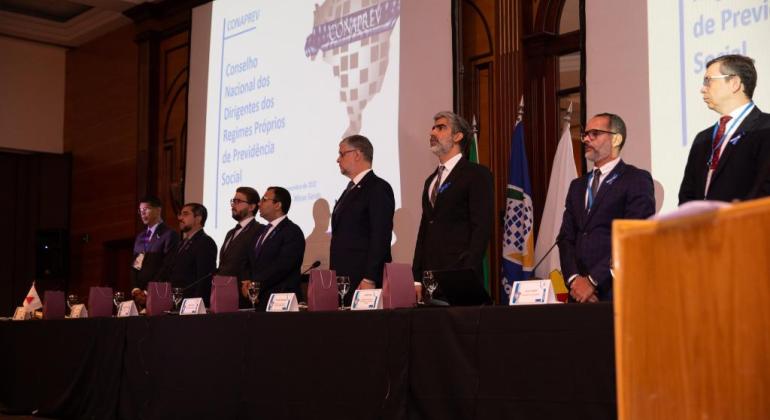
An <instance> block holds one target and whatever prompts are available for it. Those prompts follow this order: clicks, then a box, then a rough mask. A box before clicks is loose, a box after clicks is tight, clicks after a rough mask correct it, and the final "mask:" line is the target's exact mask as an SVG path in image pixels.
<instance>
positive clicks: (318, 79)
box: [185, 0, 452, 266]
mask: <svg viewBox="0 0 770 420" xmlns="http://www.w3.org/2000/svg"><path fill="white" fill-rule="evenodd" d="M405 3H413V2H405ZM437 4H440V6H439V7H437V8H436V6H437ZM431 9H432V10H431ZM431 13H436V15H434V16H431ZM420 23H422V25H421V26H422V29H421V31H422V32H415V29H413V28H418V27H420ZM426 23H427V24H426ZM432 32H433V33H432ZM404 33H406V34H409V36H410V37H411V36H415V35H416V36H419V37H424V38H425V39H426V40H427V41H428V42H429V44H428V45H431V47H430V48H443V49H445V52H444V53H441V54H440V55H439V56H437V57H435V53H433V52H428V53H427V54H426V53H425V51H424V50H422V51H421V52H422V54H423V55H424V56H425V57H424V59H431V58H434V59H436V60H437V61H434V62H430V65H431V66H436V68H431V67H426V63H427V62H426V61H421V60H418V59H416V57H419V54H420V51H418V50H415V48H414V47H410V46H409V45H407V44H409V43H414V42H412V39H413V38H410V39H404V38H402V37H403V35H402V34H404ZM420 39H421V40H422V38H420ZM405 41H409V42H405ZM415 44H416V45H418V46H419V47H420V48H422V47H423V46H425V41H421V42H416V43H415ZM451 45H452V44H451V10H450V2H436V1H430V2H426V4H423V5H420V6H415V5H407V4H402V3H401V1H400V0H352V1H351V0H345V1H342V0H312V1H311V0H292V1H273V0H248V1H245V0H217V1H215V2H212V3H209V4H206V5H204V6H201V7H199V8H196V9H195V10H194V12H193V33H192V52H191V63H192V64H191V87H190V101H189V111H190V118H189V119H190V127H189V128H188V132H189V148H188V156H187V172H188V176H187V179H186V185H185V199H186V201H194V200H200V201H201V202H202V203H203V204H204V205H205V206H206V207H207V209H208V210H209V220H208V222H207V223H206V230H207V232H208V233H209V234H210V235H212V237H213V238H214V239H215V241H217V243H218V244H220V245H221V244H222V242H223V239H224V236H225V234H226V233H227V231H228V230H229V229H231V228H232V227H233V226H234V225H235V221H234V220H233V219H232V217H231V211H230V204H229V200H230V199H231V198H232V197H233V196H234V194H235V189H236V188H237V187H238V186H242V185H244V186H251V187H254V188H256V189H257V191H258V192H259V193H260V194H263V193H264V192H265V189H266V188H267V187H268V186H271V185H277V186H282V187H285V188H287V189H288V190H289V191H290V192H291V195H292V205H291V209H290V211H289V217H290V218H291V219H292V220H294V221H295V222H296V223H297V224H299V226H300V227H301V228H302V230H303V232H304V233H305V235H306V236H307V237H308V248H309V249H310V251H309V252H308V253H306V259H305V265H306V266H307V265H309V264H311V263H312V262H313V261H314V260H316V259H320V260H321V261H322V263H323V264H324V265H326V263H327V261H328V244H329V232H330V226H329V219H330V213H331V209H332V208H333V207H334V203H335V200H336V199H337V198H338V197H339V195H340V194H341V192H342V191H343V190H344V188H345V186H346V184H347V183H348V181H349V179H348V178H346V177H345V176H343V175H341V174H340V170H339V166H338V164H337V162H336V160H337V152H338V144H339V142H340V140H341V139H342V138H344V137H346V136H348V135H352V134H362V135H364V136H366V137H368V138H369V139H370V140H371V141H372V144H373V146H374V162H373V168H374V171H375V172H376V173H377V175H378V176H380V177H382V178H384V179H385V180H387V181H388V182H390V184H391V185H392V187H393V190H394V194H395V199H396V208H397V209H401V208H408V209H409V211H408V212H407V215H406V216H405V217H404V220H405V221H404V222H403V223H400V224H401V226H400V227H401V228H404V229H413V226H415V225H416V224H417V223H418V222H419V196H418V194H415V190H414V189H413V188H406V189H405V188H402V185H404V183H405V180H407V179H409V182H416V183H417V184H419V186H420V188H421V186H422V180H423V179H424V178H425V177H426V176H427V175H428V174H429V173H430V171H431V168H432V166H433V165H434V164H435V158H432V157H431V155H430V154H429V151H428V143H427V138H428V133H429V130H430V125H431V124H432V119H431V117H432V115H433V113H435V112H437V111H439V110H443V109H451V104H452V102H451V101H452V96H451V90H452V76H451V69H452V62H451V57H452V53H451V48H452V47H451ZM436 69H438V70H436ZM415 75H421V76H419V77H417V76H415ZM420 84H421V85H420ZM415 85H418V86H421V89H419V90H420V92H422V93H418V92H417V91H416V90H415V89H413V87H414V86H415ZM407 89H409V90H407ZM434 91H440V92H442V93H441V94H438V95H434V96H433V97H432V99H431V100H430V101H429V102H428V104H427V105H428V107H424V108H421V110H420V112H417V113H415V112H413V109H410V107H412V106H413V105H411V104H407V103H408V102H411V101H412V98H414V97H417V96H419V95H423V94H424V95H426V96H430V95H432V92H434ZM417 102H421V101H417ZM405 124H406V125H407V126H408V127H410V128H409V129H406V130H405V129H403V128H402V126H403V125H405ZM411 127H413V128H414V129H416V130H417V131H416V132H413V130H412V128H411ZM410 171H411V172H410ZM402 194H407V195H408V197H402ZM258 220H259V221H260V222H262V223H265V221H264V220H261V219H258ZM398 229H399V226H397V227H396V228H395V230H396V233H395V239H394V241H396V240H399V239H408V238H409V237H410V235H401V236H403V238H398V236H399V231H398ZM407 231H408V230H407ZM407 242H409V240H406V241H405V242H402V244H401V247H402V248H404V249H405V248H407V247H408V245H409V244H408V243H407ZM413 245H414V240H411V247H412V248H413ZM407 258H411V250H410V252H409V255H408V256H405V255H404V256H402V259H405V260H406V259H407Z"/></svg>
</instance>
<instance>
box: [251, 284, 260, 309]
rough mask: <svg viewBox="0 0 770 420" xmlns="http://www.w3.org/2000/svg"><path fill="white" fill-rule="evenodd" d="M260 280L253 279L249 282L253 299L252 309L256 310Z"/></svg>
mask: <svg viewBox="0 0 770 420" xmlns="http://www.w3.org/2000/svg"><path fill="white" fill-rule="evenodd" d="M260 286H261V284H260V282H258V281H252V282H250V283H249V300H250V301H251V309H252V310H254V311H256V310H257V309H256V306H255V304H256V302H257V297H258V296H259V289H260Z"/></svg>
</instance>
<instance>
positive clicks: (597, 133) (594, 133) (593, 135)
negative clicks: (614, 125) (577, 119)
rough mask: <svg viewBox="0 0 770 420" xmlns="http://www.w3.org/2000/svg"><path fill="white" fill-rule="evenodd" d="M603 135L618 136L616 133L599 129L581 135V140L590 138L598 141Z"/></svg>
mask: <svg viewBox="0 0 770 420" xmlns="http://www.w3.org/2000/svg"><path fill="white" fill-rule="evenodd" d="M601 134H618V133H616V132H614V131H607V130H598V129H595V128H594V129H592V130H586V131H583V132H581V133H580V138H581V139H584V138H586V137H588V138H590V139H591V140H596V138H597V137H599V136H600V135H601Z"/></svg>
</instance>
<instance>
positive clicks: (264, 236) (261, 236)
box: [254, 223, 273, 255]
mask: <svg viewBox="0 0 770 420" xmlns="http://www.w3.org/2000/svg"><path fill="white" fill-rule="evenodd" d="M271 227H273V225H272V224H271V223H268V224H267V226H265V229H264V230H262V233H260V234H259V238H258V239H257V244H256V245H254V255H259V250H260V248H262V244H263V243H265V239H267V232H268V231H269V230H270V228H271Z"/></svg>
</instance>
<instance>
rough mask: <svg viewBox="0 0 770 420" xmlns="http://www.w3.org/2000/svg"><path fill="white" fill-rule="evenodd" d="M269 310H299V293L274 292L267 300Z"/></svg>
mask: <svg viewBox="0 0 770 420" xmlns="http://www.w3.org/2000/svg"><path fill="white" fill-rule="evenodd" d="M267 312H299V306H298V305H297V295H295V294H294V293H273V294H272V295H270V300H268V301H267Z"/></svg>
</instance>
